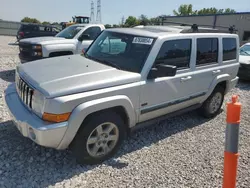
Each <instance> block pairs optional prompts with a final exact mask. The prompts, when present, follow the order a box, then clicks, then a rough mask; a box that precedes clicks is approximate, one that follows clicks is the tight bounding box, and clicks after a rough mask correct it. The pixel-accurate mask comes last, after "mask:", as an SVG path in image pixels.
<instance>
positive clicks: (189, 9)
mask: <svg viewBox="0 0 250 188" xmlns="http://www.w3.org/2000/svg"><path fill="white" fill-rule="evenodd" d="M173 13H174V15H175V16H188V15H206V14H225V13H236V11H235V10H234V9H230V8H226V9H217V8H215V7H210V8H203V9H200V10H193V6H192V5H191V4H183V5H180V7H179V8H178V11H176V10H173Z"/></svg>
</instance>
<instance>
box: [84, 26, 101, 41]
mask: <svg viewBox="0 0 250 188" xmlns="http://www.w3.org/2000/svg"><path fill="white" fill-rule="evenodd" d="M100 32H101V29H100V27H90V28H88V29H86V30H85V31H84V32H83V34H84V35H86V34H87V35H89V36H90V40H94V39H95V38H96V37H97V36H98V35H99V33H100Z"/></svg>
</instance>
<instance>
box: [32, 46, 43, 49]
mask: <svg viewBox="0 0 250 188" xmlns="http://www.w3.org/2000/svg"><path fill="white" fill-rule="evenodd" d="M32 49H34V50H41V49H42V46H41V45H34V46H32Z"/></svg>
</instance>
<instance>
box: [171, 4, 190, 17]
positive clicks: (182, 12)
mask: <svg viewBox="0 0 250 188" xmlns="http://www.w3.org/2000/svg"><path fill="white" fill-rule="evenodd" d="M173 13H174V15H175V16H188V15H192V14H193V5H191V4H183V5H180V6H179V8H178V11H176V10H173Z"/></svg>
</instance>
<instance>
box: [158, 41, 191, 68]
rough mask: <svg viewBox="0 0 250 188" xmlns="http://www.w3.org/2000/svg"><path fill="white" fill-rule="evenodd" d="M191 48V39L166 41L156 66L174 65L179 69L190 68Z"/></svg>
mask: <svg viewBox="0 0 250 188" xmlns="http://www.w3.org/2000/svg"><path fill="white" fill-rule="evenodd" d="M191 46H192V40H191V39H178V40H171V41H166V42H164V43H163V44H162V46H161V49H160V51H159V53H158V55H157V57H156V60H155V64H166V65H174V66H176V67H177V68H178V69H185V68H189V66H190V56H191Z"/></svg>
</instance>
